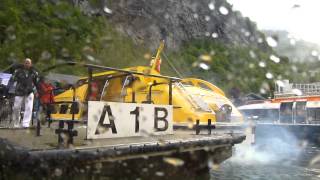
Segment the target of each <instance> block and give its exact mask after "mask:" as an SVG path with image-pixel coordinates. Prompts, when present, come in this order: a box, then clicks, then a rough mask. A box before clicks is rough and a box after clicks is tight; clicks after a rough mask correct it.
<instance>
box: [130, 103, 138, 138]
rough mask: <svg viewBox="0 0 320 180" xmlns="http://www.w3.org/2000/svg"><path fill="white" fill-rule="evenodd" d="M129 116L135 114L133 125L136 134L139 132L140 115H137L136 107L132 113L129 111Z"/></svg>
mask: <svg viewBox="0 0 320 180" xmlns="http://www.w3.org/2000/svg"><path fill="white" fill-rule="evenodd" d="M130 114H135V115H136V119H135V120H136V123H135V125H136V127H135V132H136V133H137V132H139V115H140V113H139V107H136V109H134V110H133V111H131V112H130Z"/></svg>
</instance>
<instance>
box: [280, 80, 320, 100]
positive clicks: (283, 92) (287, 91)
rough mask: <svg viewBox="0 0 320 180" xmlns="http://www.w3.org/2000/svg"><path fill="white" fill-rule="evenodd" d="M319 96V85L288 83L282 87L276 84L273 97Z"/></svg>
mask: <svg viewBox="0 0 320 180" xmlns="http://www.w3.org/2000/svg"><path fill="white" fill-rule="evenodd" d="M316 95H320V83H319V82H317V83H307V84H298V83H290V84H289V83H288V84H286V85H285V86H284V87H280V86H279V85H277V84H276V91H275V92H274V97H275V98H279V97H292V96H316Z"/></svg>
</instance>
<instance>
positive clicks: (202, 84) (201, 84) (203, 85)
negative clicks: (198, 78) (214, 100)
mask: <svg viewBox="0 0 320 180" xmlns="http://www.w3.org/2000/svg"><path fill="white" fill-rule="evenodd" d="M198 85H199V86H200V87H201V88H203V89H206V90H209V91H212V89H211V88H210V87H209V86H207V85H206V84H204V83H202V82H198Z"/></svg>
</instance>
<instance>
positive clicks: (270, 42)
mask: <svg viewBox="0 0 320 180" xmlns="http://www.w3.org/2000/svg"><path fill="white" fill-rule="evenodd" d="M266 41H267V43H268V45H269V46H270V47H276V46H277V45H278V42H277V41H276V40H275V39H273V38H272V37H270V36H269V37H267V38H266Z"/></svg>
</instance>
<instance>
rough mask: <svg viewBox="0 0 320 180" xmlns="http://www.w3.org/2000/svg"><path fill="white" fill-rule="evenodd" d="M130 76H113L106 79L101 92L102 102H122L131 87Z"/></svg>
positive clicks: (131, 79)
mask: <svg viewBox="0 0 320 180" xmlns="http://www.w3.org/2000/svg"><path fill="white" fill-rule="evenodd" d="M132 77H133V76H132V75H127V76H125V75H123V76H116V77H115V76H114V77H109V78H108V79H106V81H105V84H104V88H103V91H102V95H101V99H100V100H102V101H111V102H124V100H125V97H126V96H127V95H128V94H127V89H128V87H130V86H131V85H132V81H133V78H132Z"/></svg>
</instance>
